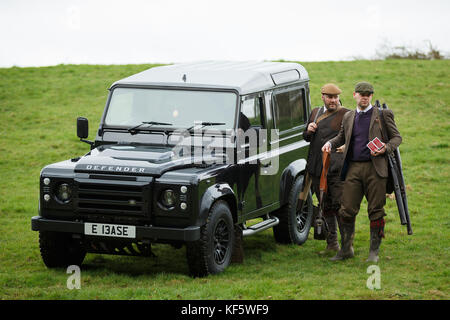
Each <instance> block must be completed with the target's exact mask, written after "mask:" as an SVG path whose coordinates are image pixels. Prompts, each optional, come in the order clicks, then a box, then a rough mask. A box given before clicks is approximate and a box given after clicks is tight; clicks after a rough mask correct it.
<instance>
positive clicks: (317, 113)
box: [313, 107, 323, 123]
mask: <svg viewBox="0 0 450 320" xmlns="http://www.w3.org/2000/svg"><path fill="white" fill-rule="evenodd" d="M322 108H323V107H319V108H317V112H316V114H315V117H314V121H313V122H314V123H315V122H316V121H317V118H318V117H319V112H320V110H322Z"/></svg>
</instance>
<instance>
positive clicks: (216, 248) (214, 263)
mask: <svg viewBox="0 0 450 320" xmlns="http://www.w3.org/2000/svg"><path fill="white" fill-rule="evenodd" d="M233 246H234V224H233V218H232V216H231V210H230V207H229V206H228V204H227V203H226V202H225V201H221V200H219V201H217V202H215V203H214V205H213V206H212V207H211V210H210V212H209V216H208V219H207V221H206V224H205V225H204V226H203V227H202V228H201V234H200V239H199V240H197V241H193V242H188V243H187V245H186V257H187V261H188V265H189V272H190V274H191V275H192V276H194V277H204V276H206V275H208V274H216V273H220V272H222V271H224V270H225V269H226V268H227V267H228V266H229V264H230V262H231V257H232V253H233V252H232V251H233Z"/></svg>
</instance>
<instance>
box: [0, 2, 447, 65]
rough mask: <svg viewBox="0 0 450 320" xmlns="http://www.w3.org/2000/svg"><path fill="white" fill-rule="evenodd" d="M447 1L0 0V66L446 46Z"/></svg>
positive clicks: (308, 55)
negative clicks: (387, 46) (383, 47)
mask: <svg viewBox="0 0 450 320" xmlns="http://www.w3.org/2000/svg"><path fill="white" fill-rule="evenodd" d="M449 21H450V1H449V0H427V1H416V0H410V1H406V0H388V1H386V0H366V1H361V0H350V1H342V0H341V1H338V0H334V1H333V0H322V1H320V0H308V1H303V0H302V1H300V0H297V1H291V0H271V1H266V0H259V1H249V0H227V1H216V0H209V1H206V0H185V1H178V0H177V1H175V0H147V1H144V0H127V1H124V0H121V1H114V0H109V1H104V0H98V1H96V0H90V1H84V0H69V1H66V0H59V1H58V0H53V1H52V0H40V1H32V0H28V1H25V0H0V67H10V66H13V65H16V66H45V65H56V64H60V63H65V64H68V63H73V64H80V63H88V64H125V63H132V64H134V63H153V62H155V63H156V62H161V63H168V62H184V61H196V60H271V59H285V60H296V61H324V60H348V59H352V58H355V57H358V58H373V57H374V56H375V54H376V50H377V48H379V47H380V46H381V45H383V44H386V43H388V44H390V45H392V46H398V45H403V46H411V47H414V48H420V49H423V50H426V49H427V42H426V41H431V43H432V44H433V46H434V47H436V48H438V49H439V50H440V51H441V52H444V53H447V54H448V53H449V52H450V22H449Z"/></svg>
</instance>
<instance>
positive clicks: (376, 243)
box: [366, 218, 384, 263]
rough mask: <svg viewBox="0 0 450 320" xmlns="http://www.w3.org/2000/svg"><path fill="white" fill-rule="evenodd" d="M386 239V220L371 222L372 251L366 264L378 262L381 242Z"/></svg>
mask: <svg viewBox="0 0 450 320" xmlns="http://www.w3.org/2000/svg"><path fill="white" fill-rule="evenodd" d="M383 238H384V219H383V218H381V219H379V220H375V221H371V222H370V250H369V257H368V258H367V260H366V262H375V263H376V262H378V260H379V258H378V251H379V250H380V244H381V240H382V239H383Z"/></svg>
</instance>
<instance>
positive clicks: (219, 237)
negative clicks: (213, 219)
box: [214, 219, 230, 264]
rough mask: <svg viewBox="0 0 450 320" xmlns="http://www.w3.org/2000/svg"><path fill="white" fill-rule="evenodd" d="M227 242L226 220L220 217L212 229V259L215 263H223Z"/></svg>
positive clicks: (228, 237)
mask: <svg viewBox="0 0 450 320" xmlns="http://www.w3.org/2000/svg"><path fill="white" fill-rule="evenodd" d="M229 243H230V232H229V228H228V225H227V224H226V222H225V221H224V220H223V219H222V220H220V221H219V222H218V223H217V225H216V227H215V229H214V261H215V262H216V263H217V264H223V263H224V262H225V259H226V256H227V253H228V249H229V248H228V246H229Z"/></svg>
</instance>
